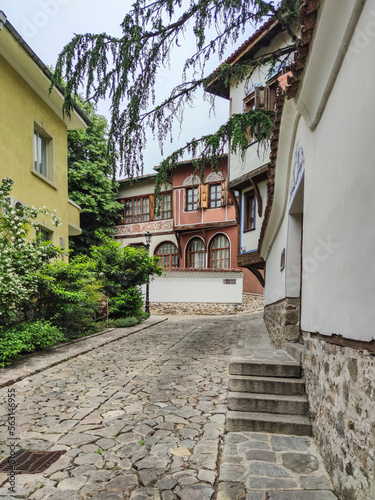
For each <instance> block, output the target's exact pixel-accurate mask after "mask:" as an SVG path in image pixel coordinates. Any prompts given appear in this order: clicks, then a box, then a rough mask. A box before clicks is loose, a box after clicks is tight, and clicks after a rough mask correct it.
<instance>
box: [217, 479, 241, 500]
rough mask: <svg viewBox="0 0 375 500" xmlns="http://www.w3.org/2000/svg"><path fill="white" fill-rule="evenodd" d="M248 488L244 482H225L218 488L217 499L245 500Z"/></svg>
mask: <svg viewBox="0 0 375 500" xmlns="http://www.w3.org/2000/svg"><path fill="white" fill-rule="evenodd" d="M245 499H246V489H245V487H244V485H243V483H236V482H223V483H220V484H219V486H218V489H217V497H216V500H245Z"/></svg>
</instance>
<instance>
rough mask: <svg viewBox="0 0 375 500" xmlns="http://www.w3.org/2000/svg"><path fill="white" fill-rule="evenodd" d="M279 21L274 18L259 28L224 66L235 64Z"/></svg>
mask: <svg viewBox="0 0 375 500" xmlns="http://www.w3.org/2000/svg"><path fill="white" fill-rule="evenodd" d="M277 22H278V21H276V20H275V19H274V18H273V17H271V18H270V19H269V20H268V21H267V22H265V23H264V24H262V26H260V28H258V29H257V30H256V31H255V32H254V33H253V34H252V35H251V36H250V38H248V39H247V40H246V42H244V43H243V44H242V45H240V46H239V47H238V49H237V50H235V51H234V52H233V54H231V55H230V56H229V57H228V59H226V60H225V61H224V63H223V64H231V63H233V62H235V60H236V59H238V58H239V57H240V56H241V55H242V53H243V52H245V51H246V49H247V48H249V47H250V46H251V45H252V44H253V43H254V42H255V40H257V38H259V37H260V36H261V35H263V34H264V33H266V32H267V31H268V30H269V29H270V28H272V27H273V26H276V24H277ZM218 70H219V68H217V69H216V70H215V72H216V71H218Z"/></svg>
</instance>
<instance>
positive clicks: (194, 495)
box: [178, 484, 214, 500]
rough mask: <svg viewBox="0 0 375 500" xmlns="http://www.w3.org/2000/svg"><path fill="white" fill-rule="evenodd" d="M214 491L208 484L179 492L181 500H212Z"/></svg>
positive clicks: (190, 487)
mask: <svg viewBox="0 0 375 500" xmlns="http://www.w3.org/2000/svg"><path fill="white" fill-rule="evenodd" d="M213 494H214V489H213V488H212V487H211V486H208V485H207V484H196V485H194V486H186V487H185V488H182V489H181V490H180V491H179V492H178V496H179V497H180V498H181V500H211V498H212V495H213Z"/></svg>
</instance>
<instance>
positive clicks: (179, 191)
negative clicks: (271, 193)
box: [116, 155, 263, 294]
mask: <svg viewBox="0 0 375 500" xmlns="http://www.w3.org/2000/svg"><path fill="white" fill-rule="evenodd" d="M227 177H228V173H227V156H226V155H225V156H223V157H222V158H221V160H220V163H219V165H218V168H217V171H216V172H213V171H212V169H211V167H210V166H209V165H207V167H206V168H205V171H204V173H203V182H201V177H200V176H198V175H197V172H196V170H195V167H194V165H193V164H192V162H191V161H186V162H180V163H179V165H178V167H177V168H176V169H175V170H174V171H173V173H172V174H171V176H170V179H169V181H168V183H167V185H165V186H164V187H163V189H162V191H161V193H160V197H159V198H156V199H155V197H154V189H155V180H156V174H151V175H145V176H140V177H138V178H136V179H133V180H130V179H125V180H123V181H120V188H119V193H118V201H120V202H121V203H122V204H123V205H124V210H123V212H122V219H121V224H120V225H118V226H117V233H116V238H117V239H118V240H119V241H121V243H122V245H123V246H127V245H132V246H138V245H145V243H146V240H145V233H146V232H149V233H151V243H150V253H151V254H152V255H156V256H157V257H158V258H159V259H160V264H161V265H162V266H163V267H164V268H165V269H169V268H178V269H180V270H181V269H187V270H189V269H190V270H192V269H195V270H200V269H202V270H203V269H205V270H207V269H215V270H218V269H234V268H237V267H238V265H237V248H238V223H237V219H236V209H235V206H234V201H233V197H232V195H231V193H230V192H229V190H228V187H227V186H228V178H227ZM242 274H243V287H242V288H243V291H244V292H249V293H256V294H262V293H263V288H262V286H261V284H260V283H259V282H258V280H257V279H256V278H255V277H254V276H253V274H252V273H251V272H249V271H248V270H247V269H243V270H242Z"/></svg>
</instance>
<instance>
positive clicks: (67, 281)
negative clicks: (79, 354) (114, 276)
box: [33, 257, 103, 337]
mask: <svg viewBox="0 0 375 500" xmlns="http://www.w3.org/2000/svg"><path fill="white" fill-rule="evenodd" d="M102 296H103V295H102V287H101V283H100V282H99V281H98V279H97V277H96V265H95V263H94V262H93V261H92V260H91V259H89V258H87V257H77V258H75V259H73V260H71V261H70V262H69V263H66V262H53V263H49V264H48V265H47V266H46V268H45V269H44V271H43V273H39V275H38V294H37V295H36V297H35V299H36V301H35V304H33V306H34V311H36V314H37V317H42V318H45V319H50V320H51V321H52V322H53V324H55V325H56V326H58V327H59V328H61V329H63V330H64V332H66V334H67V335H69V336H70V337H73V336H77V335H87V334H88V333H93V332H95V331H96V327H95V319H96V312H97V311H99V309H100V307H101V306H100V300H101V298H102Z"/></svg>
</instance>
